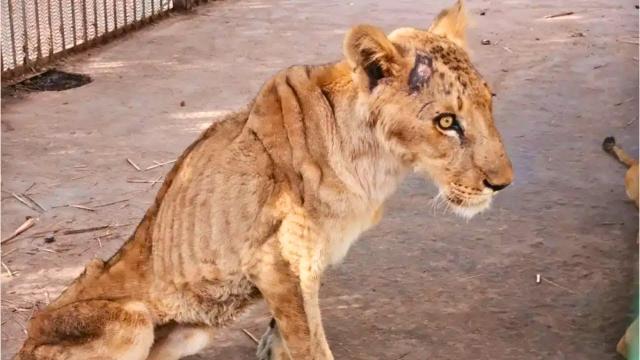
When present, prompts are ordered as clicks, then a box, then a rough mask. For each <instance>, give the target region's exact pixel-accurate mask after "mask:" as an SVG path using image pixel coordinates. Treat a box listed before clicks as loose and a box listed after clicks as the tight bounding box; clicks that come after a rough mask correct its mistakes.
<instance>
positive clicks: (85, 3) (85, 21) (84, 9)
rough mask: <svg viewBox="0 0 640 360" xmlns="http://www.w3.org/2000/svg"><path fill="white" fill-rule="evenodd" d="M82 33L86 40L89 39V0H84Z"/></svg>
mask: <svg viewBox="0 0 640 360" xmlns="http://www.w3.org/2000/svg"><path fill="white" fill-rule="evenodd" d="M82 26H83V28H82V35H83V36H84V42H85V43H86V42H87V41H89V33H88V25H87V0H82Z"/></svg>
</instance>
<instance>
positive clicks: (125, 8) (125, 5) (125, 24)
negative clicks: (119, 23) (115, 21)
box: [124, 0, 128, 26]
mask: <svg viewBox="0 0 640 360" xmlns="http://www.w3.org/2000/svg"><path fill="white" fill-rule="evenodd" d="M127 24H128V22H127V0H124V26H127Z"/></svg>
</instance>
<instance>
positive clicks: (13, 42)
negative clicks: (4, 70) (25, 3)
mask: <svg viewBox="0 0 640 360" xmlns="http://www.w3.org/2000/svg"><path fill="white" fill-rule="evenodd" d="M12 1H13V0H9V1H8V2H9V6H8V10H9V31H10V32H11V52H12V53H11V55H12V57H13V67H16V66H18V53H17V52H16V34H15V30H14V26H13V4H12V3H11V2H12Z"/></svg>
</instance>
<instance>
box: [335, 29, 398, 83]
mask: <svg viewBox="0 0 640 360" xmlns="http://www.w3.org/2000/svg"><path fill="white" fill-rule="evenodd" d="M344 55H345V57H346V58H347V61H348V62H349V65H350V66H351V68H353V69H358V68H360V69H362V70H363V71H364V73H365V74H366V75H367V77H368V82H369V88H370V89H373V88H374V87H375V86H376V85H377V84H378V81H379V80H380V79H382V78H384V77H387V76H391V75H392V74H393V72H394V69H395V67H396V66H397V65H396V64H397V62H398V59H399V57H400V56H399V54H398V51H397V50H396V48H395V46H394V45H393V44H392V43H391V41H389V39H387V36H386V35H385V34H384V33H383V32H382V30H380V29H378V28H376V27H374V26H370V25H358V26H356V27H354V28H352V29H351V30H350V31H349V32H348V33H347V35H346V36H345V39H344Z"/></svg>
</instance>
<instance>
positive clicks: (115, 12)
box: [113, 0, 118, 30]
mask: <svg viewBox="0 0 640 360" xmlns="http://www.w3.org/2000/svg"><path fill="white" fill-rule="evenodd" d="M117 29H118V6H117V5H116V0H113V30H117Z"/></svg>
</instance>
